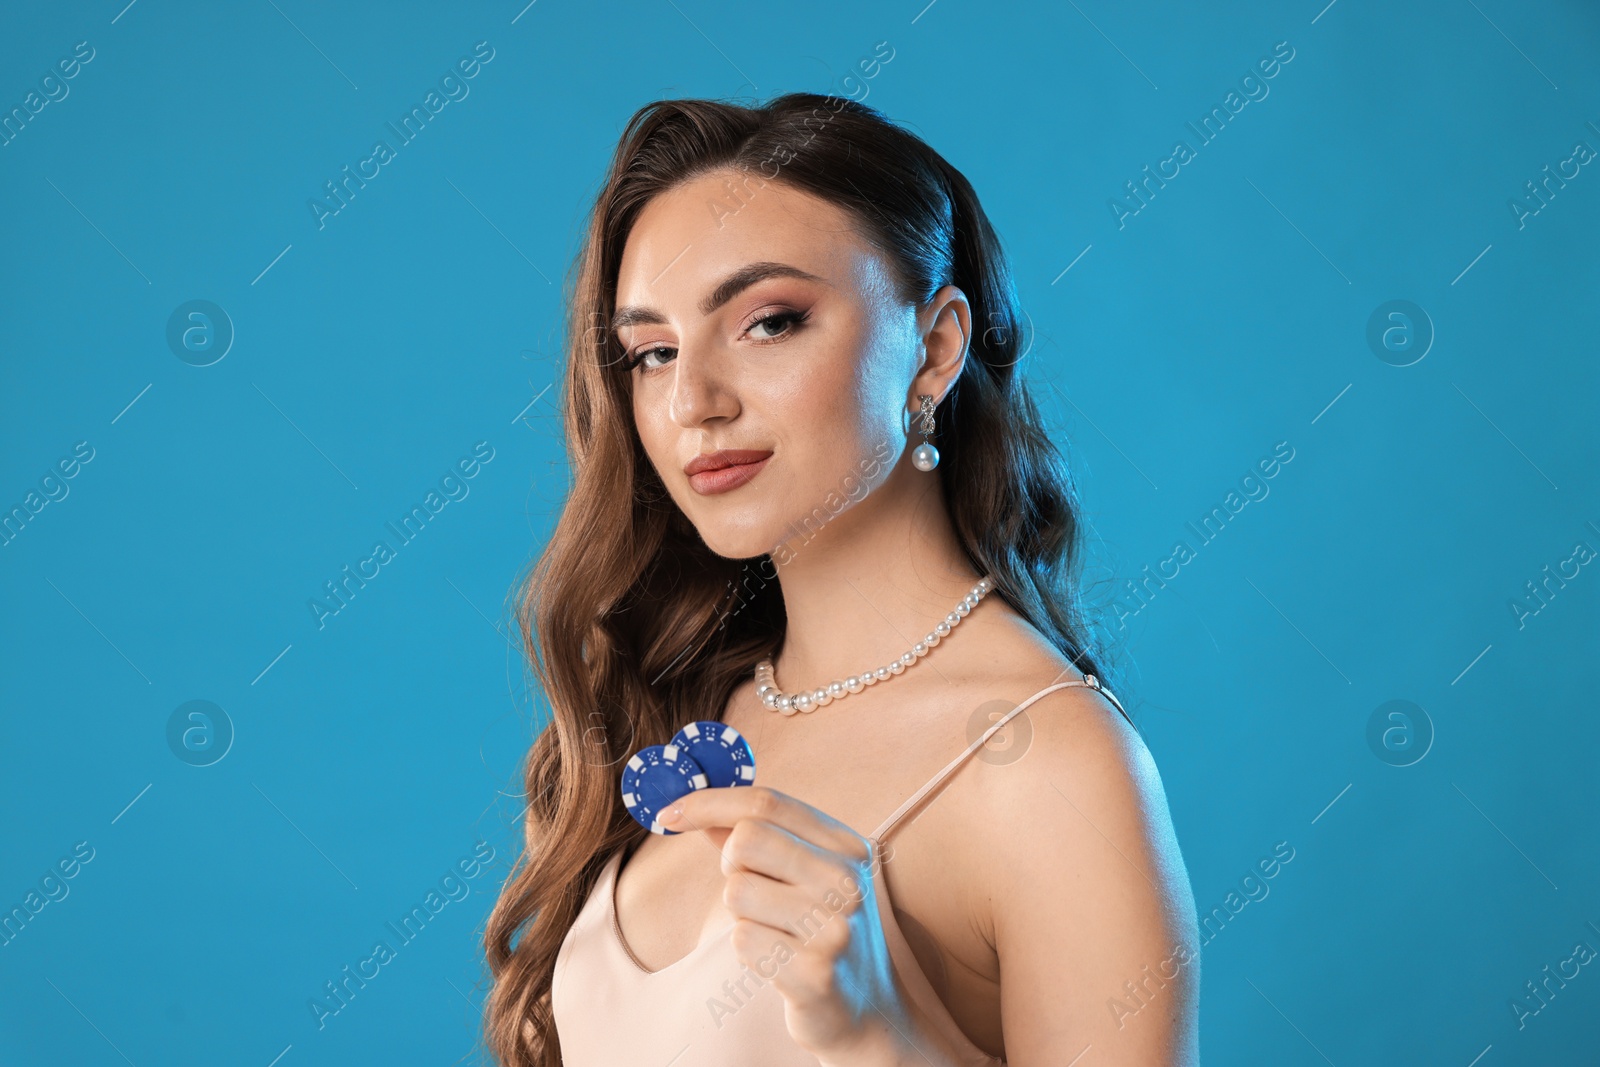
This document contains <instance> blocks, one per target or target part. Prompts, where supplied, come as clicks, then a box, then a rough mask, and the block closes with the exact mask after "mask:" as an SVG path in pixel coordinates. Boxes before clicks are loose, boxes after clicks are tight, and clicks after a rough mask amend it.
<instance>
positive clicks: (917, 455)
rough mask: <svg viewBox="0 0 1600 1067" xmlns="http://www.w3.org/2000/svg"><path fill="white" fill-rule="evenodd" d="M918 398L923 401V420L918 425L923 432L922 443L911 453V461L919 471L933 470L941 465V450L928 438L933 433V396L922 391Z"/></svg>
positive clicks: (921, 417) (921, 416)
mask: <svg viewBox="0 0 1600 1067" xmlns="http://www.w3.org/2000/svg"><path fill="white" fill-rule="evenodd" d="M917 399H918V400H921V401H922V411H921V414H920V415H919V418H920V419H921V422H920V424H919V425H918V426H917V429H918V430H919V431H920V432H921V434H922V443H921V444H920V445H918V446H917V447H916V450H915V451H913V452H912V453H911V462H912V464H913V465H914V466H915V467H916V468H917V470H919V471H931V470H933V468H935V467H937V466H938V465H939V450H938V449H937V448H935V447H933V443H932V442H931V441H929V440H928V437H929V435H931V434H932V433H933V397H931V396H929V395H928V394H927V393H921V394H919V395H918V397H917Z"/></svg>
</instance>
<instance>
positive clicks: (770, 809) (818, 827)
mask: <svg viewBox="0 0 1600 1067" xmlns="http://www.w3.org/2000/svg"><path fill="white" fill-rule="evenodd" d="M674 809H676V811H674ZM660 819H661V825H663V826H665V827H667V828H669V829H673V830H704V829H708V828H711V827H716V826H725V827H729V828H730V829H731V828H732V827H733V826H734V824H736V823H737V822H739V820H741V819H760V820H762V821H763V822H769V823H772V824H773V825H775V826H782V827H783V828H784V829H786V830H788V831H789V832H790V833H792V834H794V835H795V836H796V837H800V838H804V839H805V840H807V841H810V842H813V843H814V844H817V845H820V846H822V847H823V848H827V849H831V850H833V851H836V852H841V853H844V854H846V855H849V856H851V857H853V858H855V859H858V860H866V859H867V858H868V856H869V850H868V848H867V844H866V841H865V840H864V839H863V838H862V836H861V835H860V834H858V833H856V832H855V831H854V830H852V829H851V828H850V827H849V826H846V825H845V824H844V823H842V822H840V821H839V820H838V819H835V818H833V817H832V816H831V815H828V814H826V813H824V812H821V811H818V810H817V809H816V808H814V807H812V806H811V805H810V804H807V803H805V802H804V801H801V800H797V799H795V798H794V797H791V796H789V795H788V794H787V793H780V792H779V791H778V790H776V789H768V788H766V787H764V786H753V785H752V786H722V787H720V788H714V789H698V790H696V791H694V792H693V793H690V794H688V795H686V796H683V797H680V798H679V799H678V800H677V801H676V802H675V803H674V804H672V805H670V806H669V807H668V808H667V810H666V811H664V812H662V813H661V816H660Z"/></svg>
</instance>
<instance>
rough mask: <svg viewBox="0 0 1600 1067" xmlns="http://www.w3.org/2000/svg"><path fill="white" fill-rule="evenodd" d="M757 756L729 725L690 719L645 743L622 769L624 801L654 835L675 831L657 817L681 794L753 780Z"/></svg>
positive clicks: (752, 782) (638, 820)
mask: <svg viewBox="0 0 1600 1067" xmlns="http://www.w3.org/2000/svg"><path fill="white" fill-rule="evenodd" d="M755 780H756V757H755V753H754V752H752V751H751V750H750V743H749V742H748V741H746V740H745V739H744V737H743V735H741V734H740V733H739V731H738V730H735V729H734V728H733V727H731V726H729V725H727V724H726V723H720V722H692V723H690V724H689V725H687V726H685V727H684V728H683V729H681V730H679V731H678V732H677V733H676V734H674V735H673V737H672V740H671V741H670V742H668V743H667V744H665V745H646V746H645V747H644V748H641V749H640V750H639V751H638V752H635V753H634V754H633V756H632V758H630V759H629V760H628V763H627V766H625V767H624V768H623V769H622V803H623V804H624V805H625V806H626V807H627V809H628V814H630V815H632V816H633V817H634V820H635V821H637V822H638V823H639V825H640V826H643V827H645V828H646V829H648V830H649V831H650V832H651V833H653V834H675V833H677V832H678V831H676V830H668V829H667V828H666V827H664V826H662V825H661V824H660V823H659V822H657V821H656V820H657V818H658V817H659V816H660V814H661V812H663V811H665V810H666V809H667V808H668V807H670V806H671V805H672V803H673V802H674V801H676V800H677V799H678V798H679V797H683V796H687V795H688V794H690V793H692V792H694V791H695V790H697V789H720V788H722V787H723V786H730V785H752V784H754V783H755Z"/></svg>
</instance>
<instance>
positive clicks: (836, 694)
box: [756, 574, 994, 715]
mask: <svg viewBox="0 0 1600 1067" xmlns="http://www.w3.org/2000/svg"><path fill="white" fill-rule="evenodd" d="M993 588H994V583H993V582H992V581H991V580H990V578H989V576H988V575H987V574H986V575H984V576H983V577H982V578H980V579H979V580H978V584H977V585H975V586H973V587H972V591H971V592H969V593H968V594H967V595H966V596H964V597H962V598H961V602H960V603H958V604H957V605H956V606H955V610H953V611H952V612H950V614H948V615H946V616H945V617H944V619H943V620H942V621H941V622H940V623H939V624H938V625H937V626H935V627H934V628H933V629H932V630H930V631H929V632H928V636H926V637H924V638H923V639H922V640H921V641H918V642H917V643H916V644H915V645H912V646H911V651H909V652H906V653H905V654H903V655H902V656H901V657H900V658H899V659H897V660H894V661H892V662H891V663H889V664H887V665H886V666H883V667H879V668H877V669H876V670H868V671H863V672H862V673H860V674H852V675H851V676H850V677H848V678H843V679H835V680H834V681H832V682H829V683H828V684H827V685H825V686H818V687H817V688H816V689H811V690H801V691H800V692H798V693H795V694H793V695H790V694H787V693H785V692H784V691H783V690H781V689H779V688H778V680H777V678H776V677H775V676H774V674H773V667H772V657H771V656H768V657H767V658H766V659H763V660H762V661H761V662H760V663H757V664H756V696H757V697H758V698H760V700H761V703H763V704H765V705H766V706H767V708H768V709H769V710H771V711H776V712H779V713H781V714H783V715H793V714H794V713H795V712H797V711H808V712H809V711H815V710H816V709H817V708H820V707H825V706H827V705H828V704H831V703H833V702H834V701H835V700H840V699H843V698H844V697H846V696H849V695H850V694H851V693H859V692H861V691H862V690H863V689H865V688H866V687H867V686H869V685H875V684H877V683H878V682H883V681H887V680H888V679H890V678H892V677H893V676H895V675H897V674H899V673H901V672H902V671H904V670H905V669H906V668H907V667H909V666H911V665H912V664H913V663H915V662H917V660H919V659H921V658H922V657H923V656H926V655H927V654H928V650H929V649H931V648H933V646H935V645H937V644H938V643H939V642H940V641H941V640H943V639H944V638H946V637H949V636H950V631H951V630H953V629H955V627H956V624H957V623H959V622H960V621H961V620H962V619H964V618H966V616H967V613H968V612H970V611H971V610H972V609H973V608H975V607H977V606H978V601H980V600H982V599H983V598H984V595H985V594H986V593H988V592H989V591H990V590H992V589H993Z"/></svg>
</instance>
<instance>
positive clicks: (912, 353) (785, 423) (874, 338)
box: [616, 171, 965, 562]
mask: <svg viewBox="0 0 1600 1067" xmlns="http://www.w3.org/2000/svg"><path fill="white" fill-rule="evenodd" d="M730 181H731V182H734V183H738V176H737V175H736V174H735V173H734V172H732V171H724V172H719V173H716V174H711V175H707V176H704V177H701V178H698V179H695V180H692V181H690V182H687V183H685V184H683V185H681V186H678V187H677V188H675V189H672V190H671V191H669V192H666V193H662V194H660V195H659V196H657V197H656V198H655V199H653V200H651V201H650V202H649V203H648V204H647V205H646V206H645V208H644V209H643V211H642V212H641V213H640V215H639V218H638V220H637V221H636V222H635V224H634V227H633V229H632V231H631V232H630V233H629V235H628V241H627V245H626V246H625V248H624V250H623V256H622V263H621V267H620V270H619V273H618V278H617V309H618V315H617V321H618V322H619V323H620V324H621V325H620V326H619V327H618V328H617V331H616V332H617V337H618V340H619V341H620V344H621V348H622V351H623V352H624V353H625V355H624V357H623V361H622V363H623V366H624V367H631V369H630V370H628V374H629V375H630V376H631V377H632V380H633V414H634V419H635V422H636V424H637V426H638V430H639V437H640V440H641V441H642V442H643V444H644V449H645V452H646V454H648V456H649V457H650V460H651V462H652V463H654V465H655V468H656V470H657V472H658V473H659V474H660V477H661V480H662V481H663V482H665V483H666V486H667V489H668V491H669V492H671V494H672V497H673V499H674V500H675V501H676V502H677V504H678V506H679V507H680V508H682V509H683V511H684V514H685V515H687V516H688V518H689V520H690V521H691V522H692V523H694V525H695V528H696V529H697V530H698V531H699V532H700V535H701V537H702V538H704V540H705V542H706V544H707V545H708V546H709V547H710V548H711V549H712V550H713V551H714V552H717V553H718V554H719V555H722V556H725V557H728V558H733V559H746V558H750V557H752V556H758V555H760V554H762V553H764V552H771V551H774V549H776V548H777V547H778V546H779V545H780V544H782V543H783V542H784V541H786V540H788V539H789V538H790V537H793V536H795V535H796V534H797V533H799V532H800V531H801V530H802V529H804V527H803V526H802V525H801V524H802V523H804V522H807V521H809V522H810V524H811V525H812V526H813V527H814V526H815V525H816V523H817V521H818V519H819V517H820V518H822V519H823V520H824V521H825V520H826V519H831V518H833V517H835V516H836V515H837V514H838V513H839V512H841V511H842V510H844V509H845V508H847V507H850V506H853V504H854V503H855V502H857V501H859V500H860V499H861V498H862V497H863V496H864V495H865V494H866V493H867V492H868V491H869V490H870V489H872V488H874V487H875V486H877V485H879V484H881V483H882V482H883V481H884V480H885V479H886V478H887V477H888V475H889V472H890V470H891V469H892V468H893V467H894V465H895V464H896V463H897V462H899V460H900V458H901V456H902V454H903V453H904V452H905V451H907V438H906V434H905V431H904V429H903V427H904V423H903V422H902V418H903V414H904V413H905V412H906V411H908V410H915V408H914V407H913V406H912V402H913V401H914V399H915V397H914V396H913V395H912V394H913V387H914V386H918V385H920V386H921V388H920V391H921V392H927V393H931V394H932V395H933V396H934V397H935V398H936V399H939V398H942V397H943V395H944V392H945V389H944V387H943V385H942V384H940V385H938V386H937V387H935V386H933V385H931V384H930V382H929V381H928V380H925V379H926V376H924V377H922V378H919V376H918V370H919V366H920V364H921V363H922V361H923V357H924V346H923V331H922V330H921V328H920V326H919V321H918V315H917V309H916V308H915V307H914V306H912V305H909V304H902V303H900V302H899V301H898V299H897V297H896V295H895V293H894V287H893V285H892V283H891V275H890V273H889V267H888V264H887V262H886V261H885V260H884V258H883V257H882V255H881V254H880V253H878V252H877V251H876V250H875V249H873V248H871V247H870V246H869V245H868V244H867V242H866V241H865V240H864V239H862V238H861V237H860V236H858V235H857V233H856V232H855V230H854V229H853V219H852V217H851V216H850V214H849V213H848V212H847V211H845V210H844V209H843V208H840V207H837V206H835V205H834V204H832V203H830V202H828V201H825V200H822V199H820V198H817V197H814V196H812V195H811V194H809V193H805V192H801V191H799V190H797V189H793V188H790V187H787V186H784V185H781V184H778V183H775V182H768V183H767V184H766V185H765V186H763V187H757V185H756V183H755V182H754V181H751V182H750V183H749V184H748V185H743V186H742V187H741V189H740V192H741V195H742V197H743V203H742V205H741V201H740V200H739V199H736V198H734V196H733V194H732V192H731V191H730V188H731V187H730V185H729V184H727V183H729V182H730ZM958 299H959V297H958ZM938 303H939V301H935V305H937V304H938ZM962 304H963V307H964V306H965V305H964V302H962ZM963 332H964V331H963ZM720 450H740V451H742V452H744V453H745V455H742V456H738V457H736V458H737V459H739V460H740V461H741V462H740V464H739V465H737V466H735V467H730V468H727V469H725V470H723V471H722V472H721V474H720V475H719V474H709V473H703V474H698V475H694V476H691V474H690V473H689V472H686V471H685V466H686V465H687V464H689V463H690V461H692V460H694V459H695V458H696V457H699V456H705V455H707V454H709V453H713V452H717V451H720ZM752 460H753V461H757V462H754V463H752V462H749V461H752ZM780 562H782V561H781V560H780Z"/></svg>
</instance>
